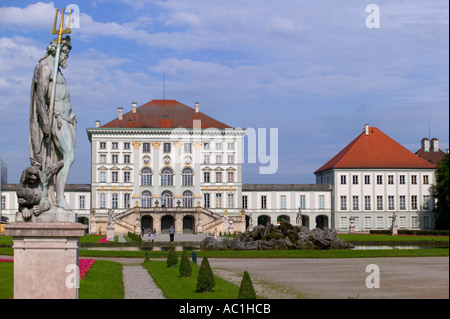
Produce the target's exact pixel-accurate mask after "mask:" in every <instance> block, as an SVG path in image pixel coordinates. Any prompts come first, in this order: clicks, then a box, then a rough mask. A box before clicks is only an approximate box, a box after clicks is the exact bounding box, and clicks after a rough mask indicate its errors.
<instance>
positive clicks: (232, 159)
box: [227, 155, 234, 164]
mask: <svg viewBox="0 0 450 319" xmlns="http://www.w3.org/2000/svg"><path fill="white" fill-rule="evenodd" d="M227 160H228V164H234V155H228V156H227Z"/></svg>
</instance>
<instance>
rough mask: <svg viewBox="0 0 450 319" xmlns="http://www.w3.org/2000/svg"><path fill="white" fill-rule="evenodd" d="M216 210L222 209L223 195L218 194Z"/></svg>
mask: <svg viewBox="0 0 450 319" xmlns="http://www.w3.org/2000/svg"><path fill="white" fill-rule="evenodd" d="M216 208H222V193H216Z"/></svg>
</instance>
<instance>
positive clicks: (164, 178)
mask: <svg viewBox="0 0 450 319" xmlns="http://www.w3.org/2000/svg"><path fill="white" fill-rule="evenodd" d="M170 185H173V171H172V169H171V168H169V167H165V168H163V170H162V171H161V186H170Z"/></svg>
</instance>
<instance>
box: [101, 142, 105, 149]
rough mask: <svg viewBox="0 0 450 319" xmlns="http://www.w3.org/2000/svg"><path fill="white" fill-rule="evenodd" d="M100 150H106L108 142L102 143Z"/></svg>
mask: <svg viewBox="0 0 450 319" xmlns="http://www.w3.org/2000/svg"><path fill="white" fill-rule="evenodd" d="M100 149H101V150H106V142H100Z"/></svg>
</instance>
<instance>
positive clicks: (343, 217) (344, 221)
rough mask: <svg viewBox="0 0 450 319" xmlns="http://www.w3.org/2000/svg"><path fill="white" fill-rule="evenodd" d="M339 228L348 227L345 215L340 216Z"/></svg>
mask: <svg viewBox="0 0 450 319" xmlns="http://www.w3.org/2000/svg"><path fill="white" fill-rule="evenodd" d="M340 220H341V229H348V219H347V217H346V216H341V218H340Z"/></svg>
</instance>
